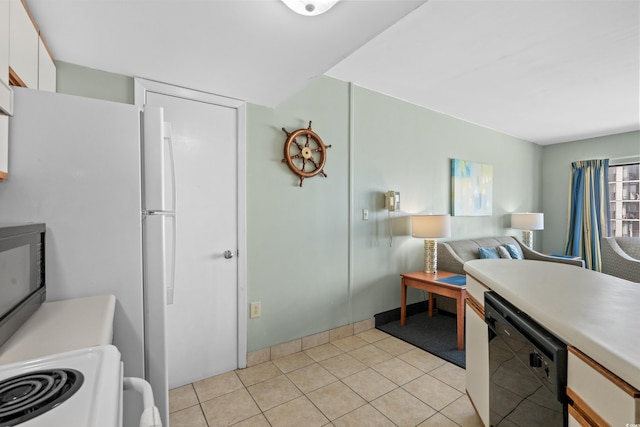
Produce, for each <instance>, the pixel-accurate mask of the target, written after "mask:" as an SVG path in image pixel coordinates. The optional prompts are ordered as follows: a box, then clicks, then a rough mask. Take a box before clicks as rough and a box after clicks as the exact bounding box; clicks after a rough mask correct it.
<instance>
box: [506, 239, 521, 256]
mask: <svg viewBox="0 0 640 427" xmlns="http://www.w3.org/2000/svg"><path fill="white" fill-rule="evenodd" d="M504 246H505V247H506V248H507V251H508V252H509V255H511V258H513V259H522V253H520V248H518V246H517V245H514V244H512V243H509V244H506V245H504Z"/></svg>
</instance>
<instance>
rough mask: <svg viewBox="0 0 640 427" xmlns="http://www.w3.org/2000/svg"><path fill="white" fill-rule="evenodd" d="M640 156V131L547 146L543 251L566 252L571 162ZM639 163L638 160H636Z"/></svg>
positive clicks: (544, 174) (544, 153)
mask: <svg viewBox="0 0 640 427" xmlns="http://www.w3.org/2000/svg"><path fill="white" fill-rule="evenodd" d="M638 156H640V132H637V131H636V132H627V133H621V134H617V135H610V136H603V137H600V138H591V139H586V140H581V141H573V142H565V143H563V144H555V145H548V146H545V147H544V150H543V162H542V194H543V199H542V207H543V210H544V213H545V221H544V222H545V224H544V231H543V233H544V246H543V248H544V251H545V252H548V253H563V252H564V247H565V242H566V233H567V216H568V210H569V204H568V197H569V181H570V176H571V163H573V162H575V161H578V160H590V159H606V158H608V159H611V160H615V159H620V158H626V157H632V158H634V157H635V158H636V159H637V158H638ZM636 161H637V160H636Z"/></svg>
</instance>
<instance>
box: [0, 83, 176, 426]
mask: <svg viewBox="0 0 640 427" xmlns="http://www.w3.org/2000/svg"><path fill="white" fill-rule="evenodd" d="M14 97H15V98H14V115H13V117H11V118H10V119H9V144H10V147H9V164H10V168H11V174H10V175H9V178H8V180H6V181H5V182H2V183H0V222H32V221H33V222H44V223H46V225H47V235H46V239H47V241H46V244H47V246H46V248H47V252H46V264H45V265H46V281H47V300H49V301H55V300H59V299H66V298H75V297H82V296H88V295H98V294H114V295H115V296H116V298H117V306H116V313H115V320H114V337H113V340H114V344H115V345H116V346H117V347H118V349H119V350H120V352H121V353H122V358H123V362H124V374H125V375H126V376H138V377H144V378H146V379H147V380H148V381H149V382H150V383H151V385H152V388H153V392H154V397H155V400H156V405H157V407H158V409H159V410H160V414H161V416H162V418H163V423H164V425H165V426H167V425H168V421H169V420H168V375H167V363H166V354H167V351H166V338H165V329H166V328H165V326H166V304H167V302H168V300H170V298H171V295H172V278H173V271H174V267H173V265H174V260H175V252H174V251H175V243H174V242H175V232H176V227H175V200H176V197H175V194H174V190H173V188H174V186H173V181H174V173H173V168H172V163H171V161H172V157H171V140H170V135H169V134H168V132H167V131H168V126H166V125H165V124H164V123H163V119H162V109H160V108H152V107H147V108H146V111H144V112H141V111H140V109H139V107H137V106H133V105H128V104H120V103H115V102H108V101H101V100H94V99H89V98H82V97H75V96H70V95H63V94H57V93H49V92H39V91H35V90H30V89H23V88H16V89H15V93H14ZM69 333H73V331H69ZM126 398H127V397H126V396H125V399H126ZM125 425H127V424H125Z"/></svg>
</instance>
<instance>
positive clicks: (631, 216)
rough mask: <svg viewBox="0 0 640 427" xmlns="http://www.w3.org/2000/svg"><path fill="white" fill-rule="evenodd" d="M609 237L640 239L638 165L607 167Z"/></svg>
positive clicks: (639, 165) (639, 181)
mask: <svg viewBox="0 0 640 427" xmlns="http://www.w3.org/2000/svg"><path fill="white" fill-rule="evenodd" d="M609 199H610V203H611V206H610V208H611V236H631V237H640V163H631V164H627V165H616V166H609Z"/></svg>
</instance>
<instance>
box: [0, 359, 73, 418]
mask: <svg viewBox="0 0 640 427" xmlns="http://www.w3.org/2000/svg"><path fill="white" fill-rule="evenodd" d="M83 381H84V376H83V375H82V373H81V372H79V371H76V370H75V369H54V370H44V371H34V372H29V373H26V374H22V375H17V376H14V377H11V378H7V379H5V380H3V381H0V425H2V426H14V425H17V424H20V423H23V422H25V421H27V420H30V419H32V418H35V417H37V416H39V415H41V414H43V413H45V412H47V411H49V410H51V409H53V408H55V407H56V406H58V405H60V404H61V403H62V402H64V401H65V400H67V399H68V398H70V397H71V396H73V395H74V394H75V392H76V391H78V389H79V388H80V386H82V383H83Z"/></svg>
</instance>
